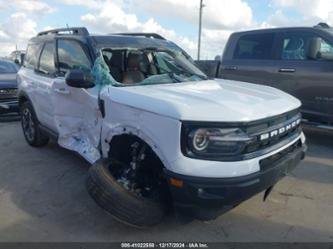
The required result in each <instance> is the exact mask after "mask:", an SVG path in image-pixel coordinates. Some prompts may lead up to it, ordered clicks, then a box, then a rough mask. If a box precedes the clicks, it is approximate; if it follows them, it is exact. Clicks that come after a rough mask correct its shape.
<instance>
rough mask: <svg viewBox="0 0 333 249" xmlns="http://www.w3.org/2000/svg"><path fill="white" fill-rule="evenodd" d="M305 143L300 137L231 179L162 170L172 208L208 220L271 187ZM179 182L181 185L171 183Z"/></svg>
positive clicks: (299, 157)
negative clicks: (257, 168)
mask: <svg viewBox="0 0 333 249" xmlns="http://www.w3.org/2000/svg"><path fill="white" fill-rule="evenodd" d="M305 151H306V145H305V144H303V143H302V141H301V140H299V141H297V142H296V143H294V144H293V145H291V146H289V147H288V148H287V149H285V150H283V151H281V152H279V153H277V154H274V155H272V156H270V157H268V158H265V159H262V160H261V161H260V164H261V165H260V168H261V169H260V171H259V172H255V173H252V174H250V175H246V176H240V177H232V178H207V177H192V176H185V175H180V174H176V173H173V172H171V171H168V170H165V174H166V177H167V179H168V182H169V186H170V189H171V193H172V196H173V199H174V204H175V208H176V210H177V211H179V212H180V213H184V214H186V215H191V216H194V217H196V218H198V219H202V220H209V219H214V218H216V217H217V216H219V215H221V214H223V213H225V212H227V211H228V210H230V209H232V208H233V207H235V206H237V205H238V204H240V203H241V202H243V201H245V200H247V199H249V198H250V197H252V196H254V195H256V194H257V193H259V192H262V191H263V190H266V189H268V188H269V187H271V186H274V184H276V183H277V182H278V181H279V180H280V179H281V178H282V177H284V176H285V175H287V174H288V173H289V172H290V171H292V170H293V169H294V168H295V167H296V166H297V164H298V163H299V162H300V161H301V160H302V159H303V158H304V156H305ZM172 180H176V181H178V182H182V184H181V186H175V185H174V184H171V182H172Z"/></svg>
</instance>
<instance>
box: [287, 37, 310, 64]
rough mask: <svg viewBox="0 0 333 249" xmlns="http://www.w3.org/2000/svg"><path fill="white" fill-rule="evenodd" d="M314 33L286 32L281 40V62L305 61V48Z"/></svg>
mask: <svg viewBox="0 0 333 249" xmlns="http://www.w3.org/2000/svg"><path fill="white" fill-rule="evenodd" d="M312 38H315V34H314V33H310V32H287V33H285V34H284V35H283V39H282V53H281V59H282V60H307V59H308V58H307V54H306V53H307V48H308V46H309V44H310V41H311V39H312Z"/></svg>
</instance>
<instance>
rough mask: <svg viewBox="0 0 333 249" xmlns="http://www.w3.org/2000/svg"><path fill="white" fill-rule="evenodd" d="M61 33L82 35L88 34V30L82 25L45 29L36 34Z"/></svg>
mask: <svg viewBox="0 0 333 249" xmlns="http://www.w3.org/2000/svg"><path fill="white" fill-rule="evenodd" d="M61 33H69V34H72V35H84V36H87V35H89V32H88V30H87V29H86V28H84V27H74V28H62V29H51V30H46V31H42V32H39V33H38V34H37V36H42V35H50V34H61Z"/></svg>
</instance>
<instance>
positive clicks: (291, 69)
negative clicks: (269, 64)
mask: <svg viewBox="0 0 333 249" xmlns="http://www.w3.org/2000/svg"><path fill="white" fill-rule="evenodd" d="M279 72H280V73H294V72H296V69H295V68H280V69H279Z"/></svg>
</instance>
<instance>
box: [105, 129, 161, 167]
mask: <svg viewBox="0 0 333 249" xmlns="http://www.w3.org/2000/svg"><path fill="white" fill-rule="evenodd" d="M135 142H138V143H140V144H145V145H146V146H147V148H148V151H147V155H148V156H150V157H151V158H150V159H152V160H154V163H156V167H159V169H161V170H162V169H163V168H165V167H164V165H163V163H162V161H161V160H160V158H159V157H158V156H157V155H156V153H155V152H154V151H153V149H152V148H151V147H150V146H149V144H147V143H146V142H145V141H143V140H142V139H141V138H139V137H137V136H135V135H131V134H122V135H116V136H114V137H113V138H112V140H111V142H110V151H109V158H115V157H118V156H121V155H120V154H122V157H123V158H124V157H125V158H126V155H128V158H129V159H130V155H129V154H127V153H128V151H126V149H127V148H128V146H130V145H131V144H133V143H135ZM124 154H125V155H124Z"/></svg>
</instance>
